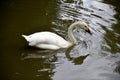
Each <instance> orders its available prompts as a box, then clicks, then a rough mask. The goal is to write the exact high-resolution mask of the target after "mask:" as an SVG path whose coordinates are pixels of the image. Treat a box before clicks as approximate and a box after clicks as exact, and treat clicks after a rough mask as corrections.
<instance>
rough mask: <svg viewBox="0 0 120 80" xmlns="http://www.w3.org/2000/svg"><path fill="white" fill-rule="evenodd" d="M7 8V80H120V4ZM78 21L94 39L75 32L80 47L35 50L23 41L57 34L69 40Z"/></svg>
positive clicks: (60, 2)
mask: <svg viewBox="0 0 120 80" xmlns="http://www.w3.org/2000/svg"><path fill="white" fill-rule="evenodd" d="M1 7H2V8H1V13H2V14H1V16H2V17H1V18H2V21H1V23H2V24H1V29H0V39H1V46H0V48H1V54H0V61H1V65H0V69H1V77H0V78H1V80H120V4H119V0H4V1H2V5H1ZM75 21H85V22H87V23H88V24H89V26H90V30H91V31H92V33H93V35H92V36H91V35H89V34H88V33H85V32H84V31H76V29H75V30H74V31H73V33H74V35H75V37H76V39H77V41H78V44H77V45H75V46H74V47H71V48H68V49H60V50H57V51H51V50H40V49H34V48H31V47H29V46H27V42H26V41H25V39H24V38H22V37H21V35H22V34H26V35H29V34H31V33H34V32H39V31H51V32H54V33H57V34H58V35H60V36H62V37H64V38H65V39H66V40H69V39H68V35H67V28H68V27H69V25H70V24H72V23H73V22H75Z"/></svg>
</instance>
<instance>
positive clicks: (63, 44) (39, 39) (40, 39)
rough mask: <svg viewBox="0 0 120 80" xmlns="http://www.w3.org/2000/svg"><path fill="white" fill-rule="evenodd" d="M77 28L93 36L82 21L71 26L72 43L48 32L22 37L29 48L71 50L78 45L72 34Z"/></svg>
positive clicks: (69, 31)
mask: <svg viewBox="0 0 120 80" xmlns="http://www.w3.org/2000/svg"><path fill="white" fill-rule="evenodd" d="M76 26H77V27H79V28H81V29H84V30H85V31H86V32H88V33H90V34H92V33H91V32H90V30H89V27H88V25H87V23H85V22H82V21H77V22H74V23H73V24H71V25H70V27H69V28H68V37H69V39H70V41H66V40H65V39H64V38H62V37H61V36H59V35H57V34H55V33H52V32H48V31H44V32H36V33H33V34H31V35H28V36H26V35H22V37H24V38H25V39H26V41H27V42H28V45H29V46H33V47H37V48H41V49H49V50H57V49H60V48H69V47H71V46H72V45H74V44H76V43H77V40H76V39H75V37H74V35H73V33H72V30H73V28H74V27H76Z"/></svg>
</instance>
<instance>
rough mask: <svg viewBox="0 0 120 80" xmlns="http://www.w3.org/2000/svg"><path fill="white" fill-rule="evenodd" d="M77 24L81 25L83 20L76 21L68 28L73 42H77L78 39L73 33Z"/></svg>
mask: <svg viewBox="0 0 120 80" xmlns="http://www.w3.org/2000/svg"><path fill="white" fill-rule="evenodd" d="M76 26H81V22H75V23H73V24H72V25H70V27H69V28H68V37H69V38H70V41H71V43H72V44H77V40H76V39H75V37H74V35H73V28H74V27H76Z"/></svg>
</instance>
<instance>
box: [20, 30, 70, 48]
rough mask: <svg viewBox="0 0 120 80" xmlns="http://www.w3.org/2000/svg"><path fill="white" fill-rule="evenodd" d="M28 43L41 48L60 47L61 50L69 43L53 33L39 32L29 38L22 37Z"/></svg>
mask: <svg viewBox="0 0 120 80" xmlns="http://www.w3.org/2000/svg"><path fill="white" fill-rule="evenodd" d="M22 36H23V37H24V38H25V39H26V40H27V41H28V42H29V45H30V46H36V45H37V46H38V47H41V45H42V46H43V44H44V45H45V46H49V47H50V46H53V45H54V47H55V46H58V47H61V48H64V47H67V46H68V45H69V42H67V41H66V40H64V39H63V38H62V37H60V36H59V35H57V34H55V33H52V32H38V33H34V34H31V35H29V36H25V35H22Z"/></svg>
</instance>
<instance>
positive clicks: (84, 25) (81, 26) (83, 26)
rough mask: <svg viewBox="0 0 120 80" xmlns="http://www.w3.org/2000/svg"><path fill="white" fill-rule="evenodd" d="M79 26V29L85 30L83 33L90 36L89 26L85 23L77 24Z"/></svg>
mask: <svg viewBox="0 0 120 80" xmlns="http://www.w3.org/2000/svg"><path fill="white" fill-rule="evenodd" d="M79 24H80V28H81V29H83V30H85V31H86V32H88V33H89V34H90V35H92V33H91V31H90V29H89V26H88V24H87V23H85V22H79Z"/></svg>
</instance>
